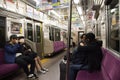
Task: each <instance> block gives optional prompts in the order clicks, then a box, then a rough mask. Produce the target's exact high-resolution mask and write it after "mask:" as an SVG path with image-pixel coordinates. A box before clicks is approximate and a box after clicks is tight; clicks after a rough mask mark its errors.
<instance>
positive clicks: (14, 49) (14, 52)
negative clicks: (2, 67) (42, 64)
mask: <svg viewBox="0 0 120 80" xmlns="http://www.w3.org/2000/svg"><path fill="white" fill-rule="evenodd" d="M19 48H20V45H19V44H18V41H17V35H11V36H10V41H9V42H8V43H7V44H6V45H5V60H6V63H11V64H12V63H17V64H18V65H19V66H20V67H22V68H23V70H24V72H25V74H26V75H27V78H33V77H35V78H36V77H37V76H36V75H35V74H34V69H35V60H33V59H32V58H30V57H29V56H24V55H22V53H19ZM29 64H30V65H31V66H30V70H29V68H28V65H29Z"/></svg>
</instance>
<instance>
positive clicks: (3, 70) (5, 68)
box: [0, 64, 19, 76]
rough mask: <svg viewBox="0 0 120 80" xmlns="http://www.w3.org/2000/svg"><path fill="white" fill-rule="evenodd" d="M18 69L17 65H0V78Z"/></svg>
mask: <svg viewBox="0 0 120 80" xmlns="http://www.w3.org/2000/svg"><path fill="white" fill-rule="evenodd" d="M18 69H19V67H18V65H17V64H1V65H0V76H4V75H7V74H9V73H11V72H13V71H16V70H18Z"/></svg>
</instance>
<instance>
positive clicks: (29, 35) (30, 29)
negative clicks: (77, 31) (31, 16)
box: [25, 20, 37, 52]
mask: <svg viewBox="0 0 120 80" xmlns="http://www.w3.org/2000/svg"><path fill="white" fill-rule="evenodd" d="M34 32H35V29H34V25H33V21H32V20H25V42H26V43H27V44H29V46H30V47H31V48H32V49H33V51H34V52H37V50H36V45H35V36H34Z"/></svg>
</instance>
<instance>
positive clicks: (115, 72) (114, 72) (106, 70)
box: [102, 50, 120, 80]
mask: <svg viewBox="0 0 120 80" xmlns="http://www.w3.org/2000/svg"><path fill="white" fill-rule="evenodd" d="M102 74H103V77H104V79H105V80H120V75H119V74H120V59H119V58H118V57H117V56H115V55H114V54H113V53H112V52H110V51H106V50H104V59H103V63H102Z"/></svg>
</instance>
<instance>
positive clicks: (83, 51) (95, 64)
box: [77, 41, 103, 72]
mask: <svg viewBox="0 0 120 80" xmlns="http://www.w3.org/2000/svg"><path fill="white" fill-rule="evenodd" d="M77 51H78V54H79V55H78V54H77V57H78V56H79V57H78V58H81V57H82V56H83V58H82V61H83V62H82V63H83V64H87V65H88V66H89V71H90V72H93V71H98V70H100V69H101V62H102V58H103V54H102V50H101V44H100V42H99V41H95V42H91V43H89V44H87V46H78V48H77ZM80 62H81V61H80Z"/></svg>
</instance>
